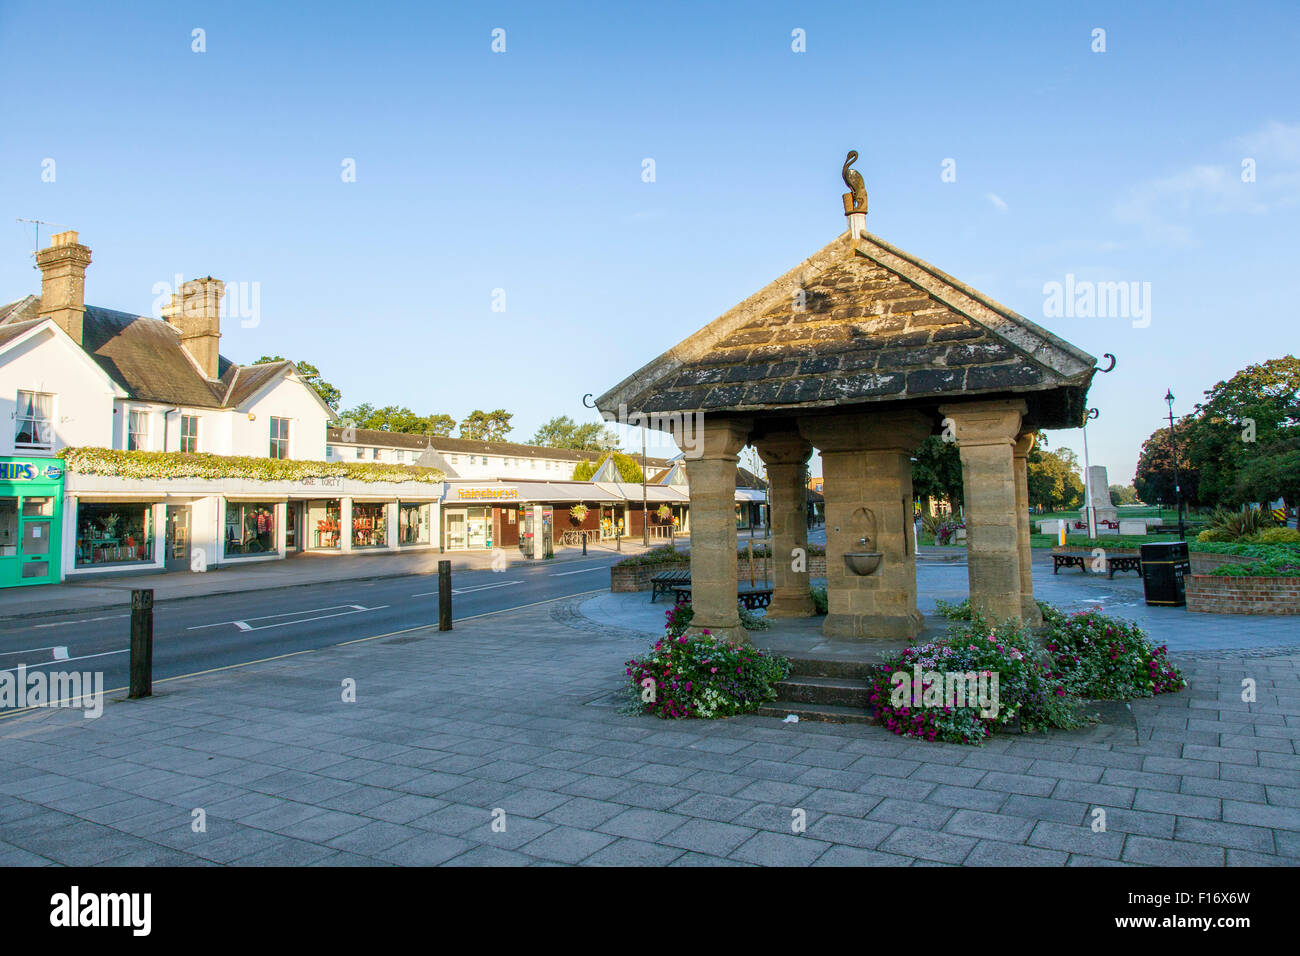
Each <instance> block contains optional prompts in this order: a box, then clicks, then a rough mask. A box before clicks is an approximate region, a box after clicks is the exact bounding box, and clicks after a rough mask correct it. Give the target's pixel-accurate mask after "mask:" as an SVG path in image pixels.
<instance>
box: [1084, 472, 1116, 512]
mask: <svg viewBox="0 0 1300 956" xmlns="http://www.w3.org/2000/svg"><path fill="white" fill-rule="evenodd" d="M1088 487H1089V488H1091V489H1092V506H1093V508H1094V509H1096V515H1097V522H1098V523H1101V522H1102V521H1119V511H1117V510H1116V508H1115V506H1114V505H1112V504H1111V503H1110V485H1109V484H1107V478H1106V466H1105V465H1092V466H1091V467H1090V468H1089V469H1088ZM1079 517H1080V518H1081V519H1082V520H1084V521H1087V520H1088V496H1087V494H1086V493H1085V494H1084V498H1083V509H1082V510H1081V511H1080V512H1079Z"/></svg>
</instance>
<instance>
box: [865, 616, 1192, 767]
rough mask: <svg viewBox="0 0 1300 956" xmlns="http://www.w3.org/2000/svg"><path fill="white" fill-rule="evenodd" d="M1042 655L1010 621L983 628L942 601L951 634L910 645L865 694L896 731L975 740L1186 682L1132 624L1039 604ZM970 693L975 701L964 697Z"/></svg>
mask: <svg viewBox="0 0 1300 956" xmlns="http://www.w3.org/2000/svg"><path fill="white" fill-rule="evenodd" d="M1040 607H1041V608H1042V609H1043V619H1044V623H1045V624H1046V638H1045V649H1046V653H1045V654H1044V655H1042V656H1041V657H1040V655H1038V654H1037V653H1035V652H1034V651H1033V650H1032V647H1033V644H1032V641H1031V638H1030V634H1029V632H1028V630H1027V629H1026V628H1025V627H1024V626H1023V625H1021V624H1018V623H1005V624H1000V625H996V626H991V625H989V624H988V623H987V622H985V621H983V620H981V619H980V618H979V616H978V615H976V614H973V613H972V612H971V611H970V606H969V603H967V602H963V603H962V604H958V605H952V604H942V606H941V607H940V609H939V610H940V612H941V613H943V614H944V615H945V616H947V617H949V618H951V619H953V620H955V621H956V622H957V623H955V624H954V625H953V626H952V627H951V629H950V631H949V634H948V635H947V636H946V637H944V638H942V639H940V640H938V641H935V642H933V643H930V644H925V645H922V646H920V647H909V648H907V649H906V650H904V651H903V652H901V653H900V654H896V655H893V656H892V657H890V658H887V659H886V660H885V661H884V663H882V664H881V665H880V666H879V667H878V668H877V670H876V672H875V674H874V676H873V678H872V680H871V688H870V690H869V692H868V699H869V701H870V706H871V708H872V709H873V710H874V711H875V713H876V715H877V717H878V718H879V719H880V722H881V723H882V724H883V725H884V726H885V727H887V728H889V729H890V730H892V731H894V733H896V734H900V735H902V736H908V737H918V738H921V739H924V740H944V741H950V742H954V743H967V744H978V743H980V742H981V741H983V740H984V739H985V738H986V737H988V736H989V735H990V734H993V733H995V732H996V731H997V730H999V729H1001V728H1003V727H1006V726H1007V725H1008V724H1010V723H1012V722H1015V723H1017V724H1018V725H1019V726H1020V728H1021V729H1024V730H1040V729H1048V728H1052V727H1060V728H1068V727H1075V726H1079V725H1080V724H1081V723H1082V722H1083V720H1084V718H1083V716H1082V712H1083V711H1084V710H1085V706H1084V705H1085V704H1086V702H1087V701H1089V700H1112V699H1126V698H1129V697H1144V696H1147V697H1149V696H1152V695H1154V694H1163V693H1170V692H1172V691H1177V690H1181V689H1182V688H1183V687H1185V686H1186V682H1185V681H1184V680H1183V678H1182V675H1181V674H1179V673H1178V670H1177V669H1176V668H1175V667H1174V666H1173V665H1172V664H1170V663H1169V661H1168V658H1167V657H1166V649H1165V648H1164V647H1163V646H1161V647H1154V646H1152V644H1151V643H1150V641H1148V640H1147V638H1146V635H1145V634H1144V633H1143V632H1142V630H1141V629H1140V628H1138V627H1137V625H1135V624H1132V623H1130V622H1127V621H1120V620H1116V619H1112V618H1107V617H1105V616H1103V615H1101V614H1100V613H1098V612H1096V611H1083V612H1080V613H1078V614H1073V615H1069V616H1066V615H1064V614H1062V613H1061V612H1060V611H1058V610H1056V609H1055V608H1053V607H1051V606H1050V605H1045V604H1041V603H1040ZM972 694H973V695H974V696H972Z"/></svg>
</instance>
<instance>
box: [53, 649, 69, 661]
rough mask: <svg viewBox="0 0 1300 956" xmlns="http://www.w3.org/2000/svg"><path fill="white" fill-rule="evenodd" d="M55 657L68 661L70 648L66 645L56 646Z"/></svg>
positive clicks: (57, 659)
mask: <svg viewBox="0 0 1300 956" xmlns="http://www.w3.org/2000/svg"><path fill="white" fill-rule="evenodd" d="M54 659H55V660H56V661H66V660H67V659H68V649H67V648H66V647H56V648H54Z"/></svg>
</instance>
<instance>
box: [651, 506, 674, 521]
mask: <svg viewBox="0 0 1300 956" xmlns="http://www.w3.org/2000/svg"><path fill="white" fill-rule="evenodd" d="M672 516H673V509H672V508H670V507H668V506H667V505H660V506H659V507H658V508H657V509H656V510H655V517H656V518H658V519H659V520H660V521H667V520H668V519H669V518H671V517H672Z"/></svg>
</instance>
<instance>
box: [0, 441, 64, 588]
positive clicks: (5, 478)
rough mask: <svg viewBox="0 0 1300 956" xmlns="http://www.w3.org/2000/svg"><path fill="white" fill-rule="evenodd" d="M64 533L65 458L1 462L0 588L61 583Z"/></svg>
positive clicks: (1, 460) (3, 459)
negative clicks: (60, 570)
mask: <svg viewBox="0 0 1300 956" xmlns="http://www.w3.org/2000/svg"><path fill="white" fill-rule="evenodd" d="M62 529H63V461H62V459H59V458H5V457H0V588H12V587H20V586H23V585H28V584H53V583H55V582H57V581H58V580H59V569H60V567H61V566H62V563H61V562H62V555H61V547H60V544H61V538H62Z"/></svg>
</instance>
